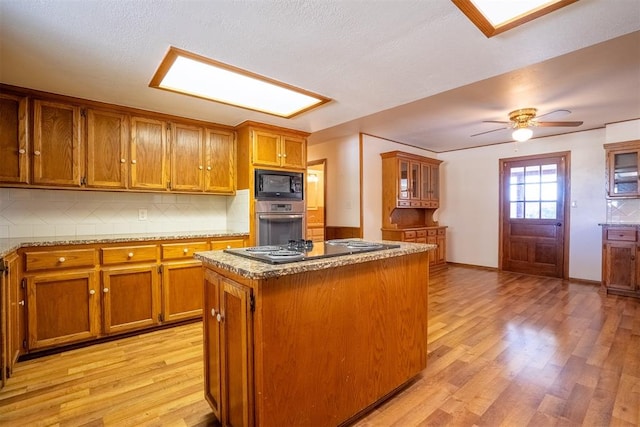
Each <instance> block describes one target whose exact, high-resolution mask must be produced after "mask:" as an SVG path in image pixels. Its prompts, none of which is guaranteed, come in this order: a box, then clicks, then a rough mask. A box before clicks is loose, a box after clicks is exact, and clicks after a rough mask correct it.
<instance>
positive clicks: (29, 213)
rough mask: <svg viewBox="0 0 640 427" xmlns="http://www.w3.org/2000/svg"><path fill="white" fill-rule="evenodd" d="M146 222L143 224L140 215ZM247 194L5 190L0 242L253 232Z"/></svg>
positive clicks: (0, 208) (0, 207)
mask: <svg viewBox="0 0 640 427" xmlns="http://www.w3.org/2000/svg"><path fill="white" fill-rule="evenodd" d="M139 209H146V210H147V220H146V221H140V220H138V210H139ZM248 230H249V197H248V190H239V191H238V192H237V195H236V196H212V195H186V194H156V193H122V192H104V191H73V190H68V191H67V190H34V189H15V188H0V238H14V237H48V236H58V237H60V236H87V235H90V236H92V235H108V234H131V233H146V232H198V231H220V232H227V231H230V232H248Z"/></svg>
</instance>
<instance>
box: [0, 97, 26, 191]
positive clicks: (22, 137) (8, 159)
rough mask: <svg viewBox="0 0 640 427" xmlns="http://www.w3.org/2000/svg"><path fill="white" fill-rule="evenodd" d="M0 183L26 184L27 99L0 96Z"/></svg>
mask: <svg viewBox="0 0 640 427" xmlns="http://www.w3.org/2000/svg"><path fill="white" fill-rule="evenodd" d="M0 135H2V137H1V138H0V182H10V183H24V184H26V183H28V182H29V169H28V165H29V162H28V161H27V159H28V155H27V152H28V147H27V141H28V138H27V98H26V97H23V96H14V95H9V94H0Z"/></svg>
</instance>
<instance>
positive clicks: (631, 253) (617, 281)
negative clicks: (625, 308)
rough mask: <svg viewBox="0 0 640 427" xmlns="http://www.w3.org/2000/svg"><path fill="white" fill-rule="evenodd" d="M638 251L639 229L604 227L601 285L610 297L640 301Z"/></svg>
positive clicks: (633, 227) (620, 226)
mask: <svg viewBox="0 0 640 427" xmlns="http://www.w3.org/2000/svg"><path fill="white" fill-rule="evenodd" d="M639 251H640V248H639V246H638V228H637V227H636V226H631V225H630V226H622V225H603V226H602V283H603V285H604V286H605V288H606V290H607V293H611V294H618V295H626V296H635V297H639V298H640V256H639V255H640V253H639Z"/></svg>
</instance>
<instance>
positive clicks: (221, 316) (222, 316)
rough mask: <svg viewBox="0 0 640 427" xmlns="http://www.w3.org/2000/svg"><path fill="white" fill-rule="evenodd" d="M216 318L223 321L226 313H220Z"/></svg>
mask: <svg viewBox="0 0 640 427" xmlns="http://www.w3.org/2000/svg"><path fill="white" fill-rule="evenodd" d="M216 320H217V321H218V322H220V323H222V322H223V321H224V315H223V314H222V313H218V315H217V316H216Z"/></svg>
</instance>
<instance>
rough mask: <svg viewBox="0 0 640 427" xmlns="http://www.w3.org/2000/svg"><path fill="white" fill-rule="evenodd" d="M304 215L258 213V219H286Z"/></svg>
mask: <svg viewBox="0 0 640 427" xmlns="http://www.w3.org/2000/svg"><path fill="white" fill-rule="evenodd" d="M303 218H304V215H276V214H258V219H268V220H271V221H278V220H280V221H286V220H288V219H303Z"/></svg>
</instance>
